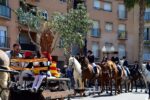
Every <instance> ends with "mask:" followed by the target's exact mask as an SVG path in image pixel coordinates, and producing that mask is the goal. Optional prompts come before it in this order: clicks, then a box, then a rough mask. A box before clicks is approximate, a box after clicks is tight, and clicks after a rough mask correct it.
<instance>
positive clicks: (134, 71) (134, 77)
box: [129, 65, 143, 92]
mask: <svg viewBox="0 0 150 100" xmlns="http://www.w3.org/2000/svg"><path fill="white" fill-rule="evenodd" d="M129 70H130V76H131V79H130V80H131V91H132V90H133V86H134V85H135V92H137V81H138V80H139V82H140V85H141V92H142V81H143V77H142V74H141V73H140V71H139V70H138V68H135V66H134V65H129Z"/></svg>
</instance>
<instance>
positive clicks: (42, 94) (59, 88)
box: [10, 58, 73, 100]
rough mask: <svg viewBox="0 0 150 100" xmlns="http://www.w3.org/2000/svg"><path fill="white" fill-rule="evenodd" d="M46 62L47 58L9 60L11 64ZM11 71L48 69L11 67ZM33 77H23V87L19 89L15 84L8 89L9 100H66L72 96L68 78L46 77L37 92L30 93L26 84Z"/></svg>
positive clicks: (44, 68)
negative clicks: (65, 99)
mask: <svg viewBox="0 0 150 100" xmlns="http://www.w3.org/2000/svg"><path fill="white" fill-rule="evenodd" d="M44 61H48V60H47V58H34V59H11V62H44ZM11 68H12V69H14V70H17V71H23V70H35V69H36V70H48V67H40V68H30V69H29V68H21V67H16V66H11ZM33 80H34V78H33V77H23V81H24V82H25V86H24V87H22V88H19V86H17V84H15V86H12V87H11V88H10V100H27V99H28V100H51V99H63V98H66V97H67V98H68V99H70V96H71V95H72V94H73V91H72V90H71V86H70V79H68V78H54V77H53V78H51V77H48V76H47V77H46V78H45V79H44V80H43V82H42V84H41V86H40V88H39V89H38V91H37V92H33V91H30V88H29V87H30V86H29V85H28V82H32V81H33Z"/></svg>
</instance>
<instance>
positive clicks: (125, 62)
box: [123, 56, 130, 76]
mask: <svg viewBox="0 0 150 100" xmlns="http://www.w3.org/2000/svg"><path fill="white" fill-rule="evenodd" d="M123 67H124V68H125V70H126V71H127V75H129V76H130V71H129V68H128V67H129V64H128V61H127V59H126V56H123Z"/></svg>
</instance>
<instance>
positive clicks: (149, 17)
mask: <svg viewBox="0 0 150 100" xmlns="http://www.w3.org/2000/svg"><path fill="white" fill-rule="evenodd" d="M144 20H145V21H150V12H145V14H144Z"/></svg>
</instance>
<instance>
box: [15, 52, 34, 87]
mask: <svg viewBox="0 0 150 100" xmlns="http://www.w3.org/2000/svg"><path fill="white" fill-rule="evenodd" d="M23 56H24V57H23V58H24V59H32V58H33V54H32V52H30V51H26V52H24V54H23ZM22 67H24V68H32V67H33V62H23V63H22ZM23 77H33V72H32V71H31V70H24V71H22V72H21V73H20V76H19V81H18V82H19V84H20V86H22V87H24V86H25V82H23ZM29 84H30V82H29Z"/></svg>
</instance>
